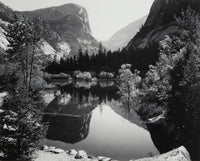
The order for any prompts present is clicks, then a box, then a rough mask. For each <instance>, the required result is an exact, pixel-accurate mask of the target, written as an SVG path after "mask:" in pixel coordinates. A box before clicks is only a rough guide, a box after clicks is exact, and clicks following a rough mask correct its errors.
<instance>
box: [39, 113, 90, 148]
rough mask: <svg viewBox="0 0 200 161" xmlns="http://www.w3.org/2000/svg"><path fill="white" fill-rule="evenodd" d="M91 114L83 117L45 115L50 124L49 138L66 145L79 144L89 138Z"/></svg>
mask: <svg viewBox="0 0 200 161" xmlns="http://www.w3.org/2000/svg"><path fill="white" fill-rule="evenodd" d="M90 119H91V114H88V115H82V116H78V117H77V116H63V115H44V117H43V120H44V122H48V123H49V125H50V126H49V128H48V132H47V136H46V137H47V138H48V139H51V140H59V141H63V142H65V143H71V144H74V143H77V142H79V141H81V140H83V139H85V138H86V137H87V136H88V133H89V124H90Z"/></svg>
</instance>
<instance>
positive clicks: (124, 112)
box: [107, 101, 146, 129]
mask: <svg viewBox="0 0 200 161" xmlns="http://www.w3.org/2000/svg"><path fill="white" fill-rule="evenodd" d="M107 104H108V105H109V106H110V107H111V108H112V109H113V110H114V111H115V113H117V114H118V115H120V116H122V117H123V118H125V119H126V120H129V121H130V122H131V123H134V124H136V125H138V126H140V127H142V128H144V129H146V125H145V124H144V122H143V121H142V120H141V118H140V116H139V115H138V114H137V113H136V112H135V110H134V109H133V108H130V109H128V108H127V107H126V106H124V105H123V104H122V103H120V102H119V101H111V102H109V103H107Z"/></svg>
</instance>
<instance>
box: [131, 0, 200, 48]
mask: <svg viewBox="0 0 200 161" xmlns="http://www.w3.org/2000/svg"><path fill="white" fill-rule="evenodd" d="M188 6H190V7H191V8H192V9H194V10H195V11H196V12H197V13H200V1H199V0H155V1H154V3H153V5H152V7H151V10H150V13H149V15H148V18H147V21H146V22H145V24H144V26H143V28H142V29H141V30H140V32H138V33H137V34H136V36H135V37H134V38H133V39H132V40H131V41H130V42H129V44H128V48H130V47H136V48H137V47H139V48H144V47H146V46H148V45H150V44H151V43H154V42H158V41H160V40H162V39H163V38H164V36H165V35H166V34H169V33H172V32H174V31H175V30H177V28H176V24H175V18H174V17H175V15H176V16H179V15H180V13H181V11H184V10H186V8H187V7H188Z"/></svg>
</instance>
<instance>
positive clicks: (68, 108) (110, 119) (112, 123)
mask: <svg viewBox="0 0 200 161" xmlns="http://www.w3.org/2000/svg"><path fill="white" fill-rule="evenodd" d="M114 84H115V83H113V82H112V81H111V82H107V83H106V82H100V83H98V84H96V85H94V86H90V85H89V86H90V88H87V86H85V85H83V84H82V83H81V85H80V86H81V87H80V86H77V84H74V83H73V84H71V83H70V84H65V85H64V86H60V91H61V93H60V95H57V96H55V98H54V99H53V100H52V102H51V103H49V105H48V106H47V109H46V110H45V115H44V119H43V120H44V121H45V122H49V125H50V126H49V130H48V132H47V140H46V142H45V144H47V145H49V146H56V147H58V148H59V147H60V148H63V149H70V148H75V149H77V150H79V149H84V150H86V151H87V152H88V153H89V154H91V155H95V156H97V155H104V156H110V157H112V158H115V159H118V160H122V161H123V160H128V159H132V158H140V157H146V156H149V155H152V154H158V153H159V152H158V151H157V149H156V148H155V146H154V144H153V142H152V140H151V137H150V134H149V132H148V131H147V130H146V126H145V124H144V123H143V122H142V121H141V119H140V117H139V116H138V115H137V113H136V112H135V111H134V110H133V109H131V110H130V109H127V108H126V107H125V106H124V105H123V104H122V103H121V102H120V101H119V100H120V97H119V95H118V88H117V87H116V86H115V85H114Z"/></svg>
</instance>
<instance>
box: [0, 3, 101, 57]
mask: <svg viewBox="0 0 200 161" xmlns="http://www.w3.org/2000/svg"><path fill="white" fill-rule="evenodd" d="M15 14H16V15H23V16H24V17H26V18H28V19H30V20H31V19H32V18H33V17H38V16H39V17H41V18H42V20H44V21H45V23H46V25H47V26H48V28H47V29H48V35H46V36H45V37H43V40H42V43H41V49H42V51H43V52H44V54H46V55H50V56H51V57H52V58H54V57H57V58H58V59H60V58H62V57H68V56H74V55H77V54H78V50H79V49H80V48H82V50H83V51H84V50H86V49H87V50H88V53H90V54H93V53H96V52H97V50H98V46H99V43H98V42H97V40H96V39H95V38H94V37H93V36H92V34H91V29H90V25H89V19H88V14H87V11H86V9H85V8H83V7H81V6H79V5H76V4H72V3H69V4H65V5H62V6H58V7H49V8H44V9H39V10H34V11H24V12H19V11H13V10H11V9H10V8H9V7H7V6H5V5H4V4H3V3H1V2H0V26H1V27H2V26H3V25H4V24H8V23H10V22H11V21H12V19H13V17H14V15H15ZM4 26H5V25H4ZM4 33H5V30H4V29H3V28H0V34H1V35H2V36H1V38H0V48H2V49H4V50H6V45H5V42H6V41H5V34H4ZM2 44H4V45H2Z"/></svg>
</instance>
